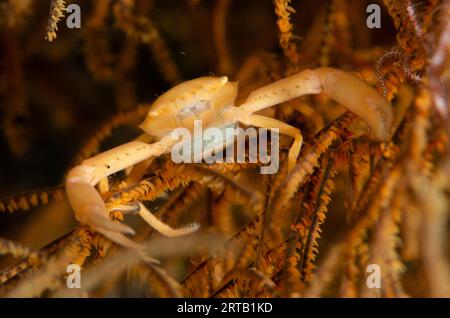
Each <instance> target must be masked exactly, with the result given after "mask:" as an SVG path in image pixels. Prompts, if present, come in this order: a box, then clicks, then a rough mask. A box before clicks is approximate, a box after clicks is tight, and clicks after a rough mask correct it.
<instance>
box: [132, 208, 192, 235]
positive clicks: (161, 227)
mask: <svg viewBox="0 0 450 318" xmlns="http://www.w3.org/2000/svg"><path fill="white" fill-rule="evenodd" d="M139 208H140V209H139V210H138V214H139V215H140V216H141V217H142V218H143V219H144V221H145V222H147V223H148V224H149V225H150V226H151V227H153V228H154V229H155V230H156V231H158V232H159V233H161V234H162V235H165V236H168V237H177V236H183V235H187V234H191V233H193V232H195V231H197V230H198V229H199V225H198V224H197V223H192V224H189V225H188V226H184V227H181V228H178V229H173V228H171V227H170V226H169V225H167V224H166V223H164V222H162V221H160V220H159V219H158V218H157V217H156V216H154V215H153V214H152V213H151V212H150V211H149V210H148V209H147V208H146V207H145V206H144V205H143V204H142V203H140V202H139Z"/></svg>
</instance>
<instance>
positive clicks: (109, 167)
mask: <svg viewBox="0 0 450 318" xmlns="http://www.w3.org/2000/svg"><path fill="white" fill-rule="evenodd" d="M237 92H238V84H237V82H229V81H228V78H227V77H225V76H224V77H201V78H197V79H193V80H190V81H187V82H184V83H182V84H179V85H178V86H175V87H174V88H172V89H170V90H169V91H167V92H166V93H165V94H163V95H161V96H160V97H159V98H158V99H157V100H156V101H155V102H154V103H153V105H152V106H151V108H150V110H149V113H148V115H147V117H146V119H145V120H144V122H143V123H142V124H141V125H140V128H141V129H142V130H143V131H144V132H145V133H146V134H147V135H149V136H152V137H153V138H155V139H156V140H158V141H157V142H155V143H152V144H148V143H145V142H142V141H138V140H135V141H131V142H128V143H126V144H123V145H120V146H118V147H116V148H113V149H111V150H108V151H105V152H103V153H100V154H98V155H96V156H94V157H92V158H89V159H87V160H85V161H83V162H82V163H81V165H79V166H76V167H75V168H73V169H72V170H71V171H70V172H69V174H68V176H67V178H66V190H67V195H68V198H69V202H70V205H71V206H72V208H73V210H74V211H75V216H76V218H77V220H78V221H80V222H81V223H83V224H87V225H89V226H90V227H91V228H93V229H94V230H95V231H97V232H99V233H101V234H103V235H105V236H106V237H108V238H109V239H111V240H112V241H114V242H116V243H118V244H120V245H122V246H125V247H130V248H139V247H140V246H139V245H138V244H137V243H135V242H133V241H132V240H131V239H129V238H128V237H127V236H126V235H124V234H133V233H134V231H133V230H132V229H131V228H130V227H129V226H127V225H125V224H123V223H116V222H113V221H112V220H111V219H110V218H109V213H108V212H109V211H107V209H106V206H105V203H104V201H103V199H102V197H101V196H100V194H99V192H97V190H96V189H95V186H96V185H97V184H98V183H99V182H100V181H101V180H102V179H104V178H106V177H108V176H109V175H111V174H113V173H116V172H118V171H120V170H123V169H126V168H129V167H131V166H134V165H136V164H137V163H139V162H142V161H144V160H146V159H148V158H150V157H156V156H160V155H162V154H165V153H168V152H170V150H171V147H172V146H173V145H174V144H175V143H176V142H177V141H176V140H173V139H172V138H171V131H172V130H173V129H175V128H180V127H184V128H187V129H189V130H191V131H192V129H193V126H194V120H201V121H202V124H203V128H209V127H217V128H220V127H224V126H229V125H231V124H235V125H237V124H238V123H242V124H244V125H248V126H255V127H264V128H269V129H275V128H276V129H279V132H280V133H281V134H284V135H287V136H290V137H292V138H293V139H294V141H293V143H292V146H291V147H290V150H289V154H288V171H291V170H292V169H293V168H294V166H295V164H296V162H297V157H298V154H299V152H300V148H301V145H302V135H301V133H300V131H299V129H297V128H295V127H293V126H290V125H288V124H286V123H284V122H281V121H279V120H276V119H274V118H270V117H265V116H262V115H257V114H255V113H256V112H257V111H260V110H262V109H264V108H267V107H270V106H273V105H276V104H280V103H282V102H285V101H287V100H290V99H293V98H297V97H299V96H302V95H306V94H318V93H324V94H326V95H327V96H329V97H330V98H332V99H334V100H335V101H337V102H338V103H340V104H341V105H343V106H345V107H346V108H347V109H348V110H350V111H352V112H353V113H355V114H356V115H358V116H359V117H361V118H362V119H364V120H365V121H366V122H367V124H368V125H369V127H370V128H371V131H372V134H373V136H374V137H375V138H376V139H378V140H386V139H387V138H388V137H389V130H390V126H391V122H392V109H391V106H390V104H389V103H388V102H387V101H386V100H385V99H384V97H383V96H381V95H380V94H379V93H378V92H377V91H376V90H375V89H373V88H372V87H371V86H369V85H368V84H367V83H365V82H364V81H362V80H360V79H359V78H357V77H355V76H353V75H351V74H349V73H346V72H344V71H340V70H337V69H334V68H327V67H322V68H317V69H314V70H305V71H302V72H300V73H297V74H294V75H292V76H289V77H287V78H285V79H282V80H279V81H277V82H274V83H271V84H269V85H266V86H264V87H261V88H259V89H257V90H255V91H253V92H252V93H251V94H250V95H249V96H248V98H247V99H246V101H245V102H244V103H242V104H241V105H239V106H236V105H235V104H234V103H235V99H236V96H237ZM223 146H225V145H223ZM138 204H139V207H140V211H139V215H140V216H141V217H142V218H143V219H144V220H145V221H146V222H148V223H149V224H150V225H151V226H153V227H154V228H155V229H156V230H157V231H159V232H160V233H162V234H164V235H168V236H178V235H184V234H187V233H191V232H193V231H195V230H197V228H198V226H191V227H186V228H181V229H172V228H170V227H168V226H167V225H166V224H164V223H162V222H161V221H159V220H158V219H157V218H156V217H155V216H153V215H152V214H151V213H150V212H149V211H148V210H147V209H146V208H145V206H144V205H142V204H141V203H138ZM130 209H132V208H130ZM123 210H127V207H123Z"/></svg>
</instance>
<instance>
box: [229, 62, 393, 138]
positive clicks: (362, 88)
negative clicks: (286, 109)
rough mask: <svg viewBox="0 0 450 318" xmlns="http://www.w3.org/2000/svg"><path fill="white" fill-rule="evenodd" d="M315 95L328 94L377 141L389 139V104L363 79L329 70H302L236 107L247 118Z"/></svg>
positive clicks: (253, 94)
mask: <svg viewBox="0 0 450 318" xmlns="http://www.w3.org/2000/svg"><path fill="white" fill-rule="evenodd" d="M318 93H324V94H326V95H328V96H329V97H330V98H332V99H334V100H335V101H337V102H338V103H340V104H342V105H343V106H344V107H346V108H347V109H348V110H350V111H351V112H353V113H355V114H356V115H358V116H360V117H361V118H363V119H364V120H365V121H366V122H367V123H368V124H369V126H370V127H371V128H372V130H373V133H374V135H375V137H376V138H378V139H380V140H386V139H388V138H389V137H390V136H389V135H390V134H389V130H390V126H391V123H392V108H391V105H390V104H389V102H388V101H387V100H386V99H385V98H384V97H383V96H382V95H380V94H379V93H378V92H377V91H376V90H375V89H374V88H373V87H371V86H370V85H368V84H367V83H366V82H364V81H363V80H361V79H359V78H358V77H356V76H354V75H352V74H349V73H347V72H344V71H340V70H338V69H335V68H331V67H320V68H317V69H314V70H305V71H302V72H300V73H297V74H294V75H291V76H289V77H287V78H284V79H282V80H279V81H276V82H274V83H271V84H269V85H266V86H263V87H261V88H259V89H257V90H255V91H253V92H252V93H250V95H249V96H248V98H247V100H246V101H245V102H244V103H243V104H242V105H240V106H239V107H238V108H239V109H240V111H241V112H242V113H245V114H247V115H250V114H252V113H254V112H256V111H259V110H262V109H264V108H266V107H270V106H273V105H276V104H279V103H283V102H285V101H287V100H290V99H293V98H296V97H300V96H303V95H306V94H318Z"/></svg>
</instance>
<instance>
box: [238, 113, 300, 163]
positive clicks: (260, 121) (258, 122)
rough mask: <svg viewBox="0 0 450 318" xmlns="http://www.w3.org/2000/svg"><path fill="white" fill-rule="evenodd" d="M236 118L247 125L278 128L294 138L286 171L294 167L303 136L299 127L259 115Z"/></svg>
mask: <svg viewBox="0 0 450 318" xmlns="http://www.w3.org/2000/svg"><path fill="white" fill-rule="evenodd" d="M237 120H238V121H239V122H240V123H242V124H244V125H248V126H256V127H263V128H268V129H272V128H278V129H279V130H280V133H282V134H283V135H287V136H290V137H292V138H294V142H293V143H292V145H291V148H289V154H288V172H290V171H292V170H293V169H294V167H295V164H296V163H297V158H298V154H299V153H300V149H301V147H302V142H303V136H302V134H301V133H300V130H299V129H297V128H295V127H293V126H291V125H288V124H286V123H284V122H282V121H279V120H277V119H274V118H270V117H265V116H261V115H250V116H247V117H239V118H237Z"/></svg>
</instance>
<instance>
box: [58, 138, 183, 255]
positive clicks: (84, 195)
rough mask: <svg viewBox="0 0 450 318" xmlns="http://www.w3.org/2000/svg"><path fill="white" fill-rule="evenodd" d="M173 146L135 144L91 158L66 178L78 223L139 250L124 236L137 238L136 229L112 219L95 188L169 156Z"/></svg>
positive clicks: (164, 142)
mask: <svg viewBox="0 0 450 318" xmlns="http://www.w3.org/2000/svg"><path fill="white" fill-rule="evenodd" d="M173 143H174V141H173V140H172V139H171V138H170V136H167V137H164V138H163V139H161V141H159V142H156V143H153V144H150V145H149V144H147V143H144V142H141V141H132V142H129V143H126V144H123V145H121V146H118V147H116V148H113V149H111V150H108V151H106V152H103V153H101V154H98V155H96V156H94V157H92V158H89V159H87V160H85V161H83V162H82V163H81V165H79V166H76V167H74V168H73V169H72V170H70V171H69V173H68V175H67V178H66V192H67V197H68V199H69V203H70V205H71V206H72V208H73V209H74V211H75V217H76V219H77V220H78V221H80V222H81V223H83V224H87V225H89V226H91V227H92V228H93V229H94V230H96V231H98V232H99V233H101V234H103V235H105V236H106V237H108V238H109V239H111V240H113V241H114V242H116V243H118V244H120V245H123V246H126V247H131V248H137V247H139V245H138V244H136V243H134V242H133V241H132V240H130V239H129V238H127V237H126V236H125V235H124V234H134V231H133V229H131V228H130V227H128V226H127V225H125V224H122V223H115V222H113V221H112V220H111V219H110V218H109V214H108V211H107V209H106V206H105V203H104V202H103V199H102V197H101V196H100V194H99V193H98V192H97V190H96V189H95V188H94V187H95V185H96V184H97V183H98V182H99V181H100V180H101V179H103V178H106V177H108V176H109V175H111V174H113V173H116V172H118V171H120V170H123V169H125V168H127V167H130V166H132V165H135V164H137V163H138V162H141V161H143V160H145V159H147V158H149V157H153V156H159V155H161V154H163V153H165V152H167V151H168V150H169V149H170V147H171V146H172V145H173Z"/></svg>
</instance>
